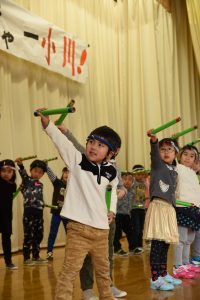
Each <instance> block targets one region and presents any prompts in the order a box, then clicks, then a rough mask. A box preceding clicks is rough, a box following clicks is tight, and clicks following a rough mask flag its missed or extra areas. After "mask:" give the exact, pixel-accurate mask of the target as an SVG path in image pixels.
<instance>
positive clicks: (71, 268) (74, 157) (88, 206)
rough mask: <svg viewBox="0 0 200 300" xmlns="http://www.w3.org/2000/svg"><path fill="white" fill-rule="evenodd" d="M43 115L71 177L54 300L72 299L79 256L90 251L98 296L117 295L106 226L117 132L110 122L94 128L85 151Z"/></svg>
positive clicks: (114, 177) (114, 179)
mask: <svg viewBox="0 0 200 300" xmlns="http://www.w3.org/2000/svg"><path fill="white" fill-rule="evenodd" d="M40 116H41V121H42V126H43V128H44V129H45V131H46V133H47V134H48V135H49V137H50V138H51V139H52V142H53V143H54V145H55V146H56V147H57V149H58V151H59V153H60V155H61V157H62V158H63V160H64V162H65V163H66V164H67V165H68V167H69V171H70V180H69V183H68V189H67V193H66V198H65V201H64V205H63V208H62V211H61V215H62V216H64V217H66V218H69V219H70V221H69V223H68V225H67V236H66V252H65V260H64V264H63V268H62V271H61V272H60V274H59V276H58V281H57V287H56V295H55V299H56V300H58V299H59V300H61V299H68V300H71V299H72V295H73V284H74V281H75V278H76V276H77V275H78V273H79V271H80V269H81V267H82V264H83V261H84V259H85V257H86V255H87V254H88V253H91V256H92V261H93V264H94V267H95V271H96V280H97V286H98V290H99V294H100V298H101V299H102V300H103V299H106V300H113V299H115V298H114V296H113V295H112V293H111V290H110V278H109V263H108V232H109V223H110V222H112V220H113V218H114V214H115V212H116V200H117V195H116V189H117V183H118V179H117V171H116V169H115V168H114V167H113V166H112V165H111V164H109V163H108V162H107V158H108V156H109V155H110V154H114V153H115V151H116V141H117V140H118V138H119V136H118V134H117V133H116V132H115V131H114V130H113V129H111V128H109V127H107V126H106V127H103V128H102V127H98V128H96V129H94V130H93V131H92V132H91V133H90V134H89V136H88V138H87V143H86V150H85V154H81V153H80V152H79V151H77V150H76V149H75V147H74V146H73V145H72V143H71V142H70V141H69V140H68V139H66V137H65V136H64V135H63V134H62V133H61V132H60V131H59V129H58V128H57V127H56V126H55V125H54V124H53V123H52V122H50V121H49V118H48V117H45V116H43V115H42V114H41V115H40ZM108 184H111V185H112V197H111V206H110V212H107V207H106V202H105V192H106V187H107V185H108Z"/></svg>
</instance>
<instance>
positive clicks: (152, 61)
mask: <svg viewBox="0 0 200 300" xmlns="http://www.w3.org/2000/svg"><path fill="white" fill-rule="evenodd" d="M15 2H16V3H18V4H19V5H21V6H23V7H24V8H26V9H28V10H30V11H32V12H33V13H35V14H37V15H39V16H41V17H43V18H45V19H47V20H49V21H51V22H53V23H55V24H56V25H57V26H59V27H61V28H63V29H64V30H66V31H67V32H72V33H73V34H75V35H76V36H77V37H79V38H80V39H82V40H84V41H86V42H87V43H88V44H89V45H90V47H89V77H88V80H87V83H86V84H83V85H82V84H78V83H75V82H72V81H71V80H68V79H67V78H64V77H62V76H60V75H58V74H54V73H51V72H48V71H47V70H44V69H42V68H40V67H38V66H36V65H33V64H30V63H28V62H25V61H22V60H20V59H17V58H16V57H13V56H10V55H7V54H5V53H4V52H2V51H1V52H0V89H1V97H0V115H1V118H0V125H1V126H0V136H1V147H0V152H1V157H0V158H1V159H4V158H11V159H15V158H16V157H18V156H29V155H33V154H37V156H38V158H40V159H44V158H49V157H54V156H57V155H58V154H57V152H56V150H55V148H54V147H53V145H52V143H51V142H50V141H49V139H48V137H47V136H46V135H45V133H44V132H42V129H41V125H40V121H39V119H37V118H35V117H33V111H34V110H35V109H36V108H38V107H48V108H56V107H62V106H65V105H66V103H68V102H69V100H70V99H71V98H74V99H75V100H76V105H75V106H76V109H77V111H76V113H75V114H72V115H69V116H68V117H67V118H66V121H65V125H66V126H67V127H68V128H69V129H71V131H72V132H73V133H74V135H75V136H76V137H77V138H78V140H79V141H80V142H81V143H83V144H84V143H85V138H86V137H87V135H88V133H89V132H90V131H91V130H92V129H94V128H95V127H96V126H100V125H104V124H107V125H108V126H111V127H113V128H114V129H115V130H116V131H118V132H119V134H120V135H121V137H122V142H123V144H122V150H121V153H120V154H119V158H118V164H119V166H120V168H121V169H123V170H124V169H129V170H130V169H131V168H132V166H133V164H136V163H142V164H144V165H145V167H147V168H149V140H148V138H147V137H146V130H147V129H149V128H153V127H157V126H159V125H161V124H162V123H164V122H167V121H169V120H170V119H173V118H175V117H176V116H178V115H181V116H182V119H183V121H182V123H181V124H179V125H177V126H174V127H173V128H170V129H168V130H166V131H165V132H164V133H160V134H159V135H158V137H159V138H161V137H163V136H169V135H171V134H172V133H174V132H176V131H180V130H181V129H184V128H186V127H190V126H191V125H194V124H196V123H198V124H199V126H200V117H199V115H200V114H199V110H200V106H199V103H200V90H199V86H200V85H199V77H198V75H197V74H198V73H197V67H196V63H195V60H194V55H193V49H192V42H191V38H190V32H189V28H188V21H187V10H186V4H184V3H183V1H181V0H177V1H173V4H172V13H171V14H169V13H168V12H167V11H166V10H165V9H164V8H163V7H162V6H161V5H160V4H159V3H158V2H157V1H156V0H146V1H145V0H118V1H117V3H116V2H115V1H113V0H84V1H83V0H58V1H56V2H55V1H54V0H42V1H34V0H16V1H15ZM52 119H53V118H52ZM194 137H197V133H196V132H194V133H192V134H190V135H188V136H187V137H185V138H182V140H180V142H181V144H184V143H185V142H189V141H191V140H192V138H194ZM29 164H30V161H27V162H25V166H26V168H27V170H29ZM49 165H50V167H52V169H53V170H54V171H55V173H56V174H57V175H58V176H60V175H61V169H62V167H63V162H62V160H61V159H60V158H59V159H58V160H57V161H53V162H50V163H49ZM42 181H43V183H44V186H45V191H44V195H45V201H46V202H47V203H51V197H52V186H51V183H50V182H49V180H48V179H47V176H46V175H45V176H44V177H43V179H42ZM17 183H18V184H19V183H20V178H19V176H18V178H17ZM72 201H73V199H72ZM13 211H14V217H13V236H12V238H13V250H18V249H21V248H22V242H23V232H22V215H23V200H22V196H21V195H19V196H18V197H17V198H16V199H15V200H14V209H13ZM50 217H51V216H50V213H49V210H48V209H47V208H46V209H45V211H44V219H45V232H44V240H43V243H42V245H43V246H46V243H47V238H48V232H49V224H50ZM64 239H65V237H64V230H63V228H62V229H61V230H60V231H59V235H58V238H57V241H56V244H57V245H61V244H64Z"/></svg>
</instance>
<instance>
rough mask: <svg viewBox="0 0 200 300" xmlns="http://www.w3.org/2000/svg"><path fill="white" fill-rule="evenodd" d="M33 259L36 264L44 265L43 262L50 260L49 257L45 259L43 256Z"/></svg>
mask: <svg viewBox="0 0 200 300" xmlns="http://www.w3.org/2000/svg"><path fill="white" fill-rule="evenodd" d="M32 261H33V262H34V263H35V264H36V265H42V264H46V263H48V260H47V259H44V258H41V257H37V258H33V259H32Z"/></svg>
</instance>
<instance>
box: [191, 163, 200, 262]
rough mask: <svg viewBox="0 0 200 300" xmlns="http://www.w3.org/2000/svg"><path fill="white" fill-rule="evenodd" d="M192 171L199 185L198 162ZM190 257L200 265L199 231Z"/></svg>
mask: <svg viewBox="0 0 200 300" xmlns="http://www.w3.org/2000/svg"><path fill="white" fill-rule="evenodd" d="M193 170H194V171H195V173H196V174H197V178H198V181H199V183H200V175H199V171H200V160H199V159H198V160H196V161H195V163H194V165H193ZM191 254H192V257H191V263H192V264H194V265H200V230H198V231H196V234H195V238H194V241H193V243H192V253H191Z"/></svg>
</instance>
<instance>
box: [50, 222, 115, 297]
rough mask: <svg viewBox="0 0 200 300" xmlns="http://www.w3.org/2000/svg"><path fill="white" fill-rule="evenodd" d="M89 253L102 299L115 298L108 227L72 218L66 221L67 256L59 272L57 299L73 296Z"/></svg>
mask: <svg viewBox="0 0 200 300" xmlns="http://www.w3.org/2000/svg"><path fill="white" fill-rule="evenodd" d="M88 253H90V254H91V258H92V264H93V266H94V269H95V275H96V282H97V287H98V290H99V299H100V300H113V299H114V297H113V295H112V293H111V290H110V284H111V282H110V276H109V260H108V230H106V229H97V228H93V227H91V226H88V225H84V224H81V223H78V222H73V221H70V222H69V223H68V225H67V240H66V248H65V259H64V264H63V267H62V270H61V272H60V274H59V275H58V280H57V286H56V294H55V300H72V295H73V285H74V281H75V279H76V277H77V276H78V274H79V271H80V269H81V267H82V265H83V262H84V259H85V256H86V255H87V254H88Z"/></svg>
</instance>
